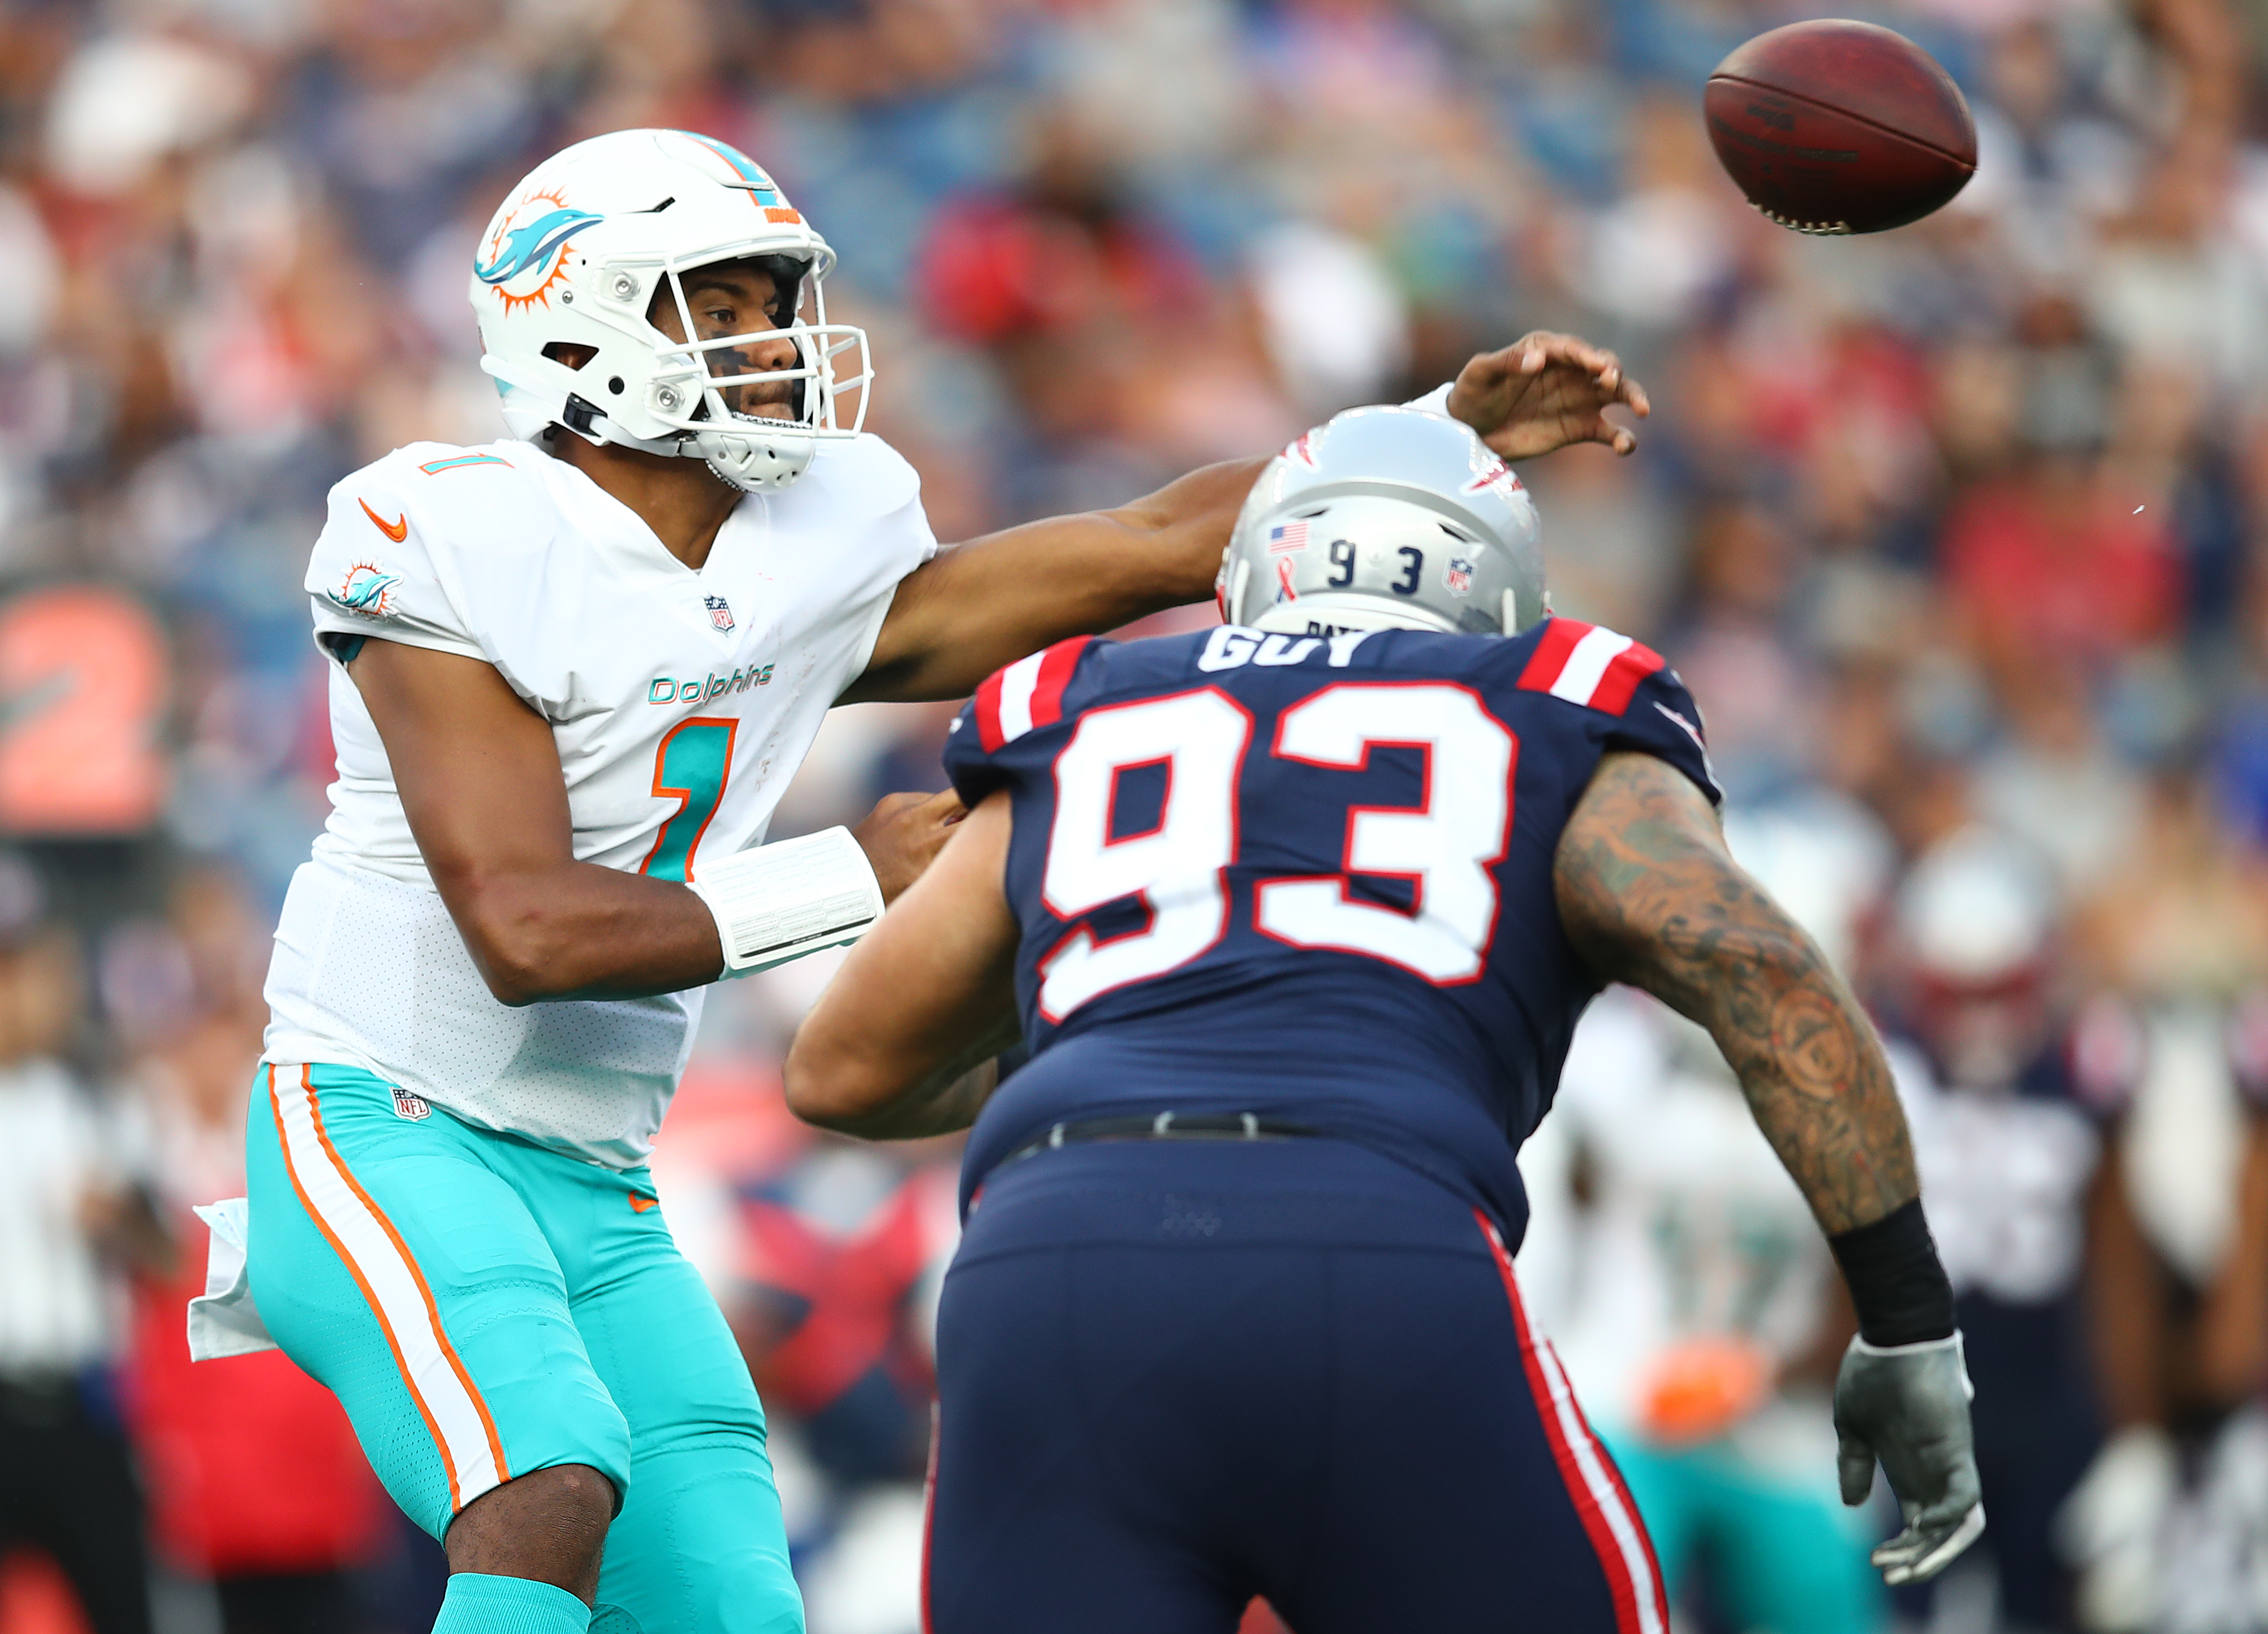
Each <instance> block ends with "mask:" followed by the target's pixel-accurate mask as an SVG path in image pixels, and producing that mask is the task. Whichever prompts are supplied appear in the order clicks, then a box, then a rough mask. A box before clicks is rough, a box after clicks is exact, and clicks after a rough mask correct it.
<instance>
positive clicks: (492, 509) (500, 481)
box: [263, 436, 937, 1168]
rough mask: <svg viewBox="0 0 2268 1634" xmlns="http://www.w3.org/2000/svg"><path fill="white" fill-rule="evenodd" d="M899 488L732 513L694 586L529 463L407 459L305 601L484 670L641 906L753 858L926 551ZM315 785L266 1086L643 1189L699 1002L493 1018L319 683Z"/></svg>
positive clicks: (348, 699) (598, 858) (518, 455)
mask: <svg viewBox="0 0 2268 1634" xmlns="http://www.w3.org/2000/svg"><path fill="white" fill-rule="evenodd" d="M936 549H937V541H936V538H935V536H934V535H933V534H932V533H931V532H930V528H929V523H928V519H927V518H926V517H925V516H924V513H923V511H922V505H921V497H920V482H919V479H918V478H917V476H916V475H915V474H914V471H913V468H912V467H910V466H909V465H908V464H907V463H906V462H905V461H904V460H902V459H901V458H900V457H899V456H898V454H897V453H895V452H894V451H893V450H892V449H891V448H890V447H889V445H887V444H886V443H883V442H881V441H880V439H878V438H873V437H870V436H861V437H859V438H855V439H852V440H850V441H845V442H839V443H830V444H828V445H827V446H826V447H825V448H824V449H823V450H822V452H821V453H820V455H819V457H818V458H817V459H816V460H814V461H813V462H812V465H811V467H810V469H809V470H808V471H807V472H806V473H805V474H804V475H803V476H802V477H801V478H799V480H798V481H796V482H794V483H792V484H791V485H790V486H789V487H787V488H785V489H779V490H777V491H776V492H772V493H769V494H751V495H749V496H747V497H745V498H743V499H742V500H741V502H740V505H739V507H738V508H737V509H735V510H734V511H733V513H732V515H731V517H730V518H729V519H727V520H726V521H725V526H724V527H723V529H722V530H721V531H720V532H719V533H718V536H717V541H716V544H715V546H714V547H713V548H711V551H710V554H709V559H708V561H707V563H706V564H705V565H704V566H703V568H702V569H701V570H700V571H698V572H696V571H695V570H692V569H691V568H689V567H687V566H686V565H685V564H684V563H681V562H680V561H679V560H678V559H677V558H676V557H675V556H672V555H671V554H670V553H669V552H668V550H667V549H666V548H664V547H663V545H662V543H661V541H659V539H658V538H656V537H655V536H654V534H653V532H652V529H650V528H649V527H647V526H646V525H645V523H644V521H642V520H641V519H639V518H638V517H637V514H636V513H634V512H631V511H630V509H629V507H627V506H625V505H623V504H622V503H621V502H620V501H618V500H616V499H615V498H614V497H611V496H610V495H608V493H606V492H605V491H604V490H603V489H600V487H599V486H598V485H597V484H596V483H595V482H592V481H591V479H590V478H589V477H587V476H585V475H583V473H582V472H580V471H578V470H577V469H576V468H575V467H573V466H571V465H569V464H567V463H565V462H564V461H563V460H554V459H552V458H550V457H549V455H547V454H545V453H543V452H542V451H541V450H540V449H538V448H536V447H535V446H534V445H531V444H527V443H522V442H511V441H507V442H498V443H490V444H489V445H485V446H483V447H478V448H455V447H449V446H446V445H440V444H436V443H417V444H413V445H410V446H409V447H407V448H403V449H399V450H397V451H396V452H394V453H391V454H388V455H387V457H386V458H384V459H383V460H378V461H376V462H375V463H373V464H372V465H369V466H366V467H364V468H363V469H362V470H360V471H357V472H356V473H355V474H354V475H352V476H350V477H348V478H347V479H346V480H345V481H344V482H341V483H339V485H338V486H337V487H335V488H334V489H332V490H331V495H330V516H329V519H328V522H327V523H326V525H325V526H324V528H323V532H322V536H321V537H320V539H319V540H317V541H316V543H315V551H314V557H313V561H312V562H311V563H310V564H309V566H308V569H307V580H306V587H307V593H308V594H309V596H310V597H311V598H312V600H313V604H314V616H315V630H316V635H317V638H318V639H319V640H320V641H322V642H323V644H324V646H325V650H326V651H328V653H329V654H330V655H331V656H332V657H333V658H335V659H336V658H341V657H342V656H344V657H350V656H351V651H350V649H352V647H353V643H354V638H355V637H366V638H371V639H377V640H385V641H398V642H401V643H404V644H408V645H410V646H417V647H430V648H431V649H433V650H434V651H440V652H453V653H458V654H460V655H462V656H464V657H466V658H471V659H481V660H482V661H484V662H486V663H489V664H492V665H494V666H496V668H497V671H498V672H499V673H501V674H502V675H503V676H504V680H505V681H506V682H507V683H509V684H510V686H511V687H512V690H513V691H514V692H516V693H518V694H519V696H520V697H522V698H523V699H525V700H526V701H527V703H528V705H529V707H531V708H533V709H534V710H536V711H537V712H538V713H539V714H541V716H542V717H543V718H545V719H546V720H548V721H549V722H550V723H551V731H552V736H553V738H554V739H555V740H556V742H557V744H558V746H559V762H560V766H561V768H562V769H563V771H564V773H565V777H566V784H567V801H568V809H569V812H570V814H571V819H572V821H573V825H574V848H575V856H576V857H577V858H578V860H580V861H584V862H593V863H599V864H602V865H605V866H607V867H609V868H619V869H621V870H622V871H623V872H626V873H647V874H652V875H653V876H655V877H656V878H659V879H665V880H687V879H690V878H693V877H696V875H697V873H698V872H699V869H700V866H701V865H702V864H703V862H704V861H706V860H709V859H712V858H715V857H724V856H727V855H729V854H731V853H732V852H734V851H737V850H741V849H742V848H743V847H746V846H750V845H755V844H759V843H762V840H763V837H764V832H765V828H766V827H767V825H768V824H769V823H770V821H771V815H772V811H773V808H774V807H775V806H777V804H778V802H779V798H780V795H781V793H782V792H783V791H784V790H785V789H786V787H787V784H788V781H789V779H790V778H792V777H793V776H794V775H795V771H796V768H797V767H798V766H799V765H800V764H801V763H802V761H803V757H804V755H805V754H806V752H807V751H808V750H809V748H810V747H811V741H812V739H813V737H814V735H815V734H816V733H817V732H818V730H819V726H820V723H821V720H822V719H823V718H825V716H826V713H827V710H828V706H829V705H831V704H832V703H834V702H835V700H836V697H837V696H840V695H841V694H842V692H843V689H844V688H847V687H848V686H849V685H850V684H851V682H852V681H855V680H856V679H857V678H858V675H859V674H860V673H862V672H863V671H864V670H865V666H866V663H867V660H868V659H869V657H870V656H871V655H872V654H873V650H874V641H875V637H877V636H878V635H879V634H880V630H881V626H882V620H883V617H884V615H886V614H887V612H888V611H889V607H890V600H891V596H892V593H894V592H895V589H896V587H897V585H898V582H899V581H900V580H901V579H902V578H905V576H906V575H907V574H909V573H910V572H912V571H913V570H914V569H916V568H917V567H919V566H920V565H921V564H922V563H924V562H926V561H927V560H929V558H930V557H931V556H932V555H934V554H935V553H936ZM330 710H331V732H332V735H333V737H334V739H335V741H336V744H337V748H338V781H337V782H336V783H335V784H332V785H331V788H330V799H331V808H332V809H331V815H330V819H329V821H328V824H327V825H326V826H325V828H324V831H323V833H322V834H321V835H320V836H319V837H318V838H317V839H316V841H315V844H314V855H313V858H312V859H311V860H310V861H309V862H307V863H306V865H303V866H302V867H301V868H300V869H299V871H298V873H297V874H295V875H294V876H293V877H292V881H291V890H290V893H289V894H288V895H287V896H286V898H285V901H284V912H283V916H282V919H281V922H280V923H279V924H278V925H277V926H276V953H275V957H274V961H273V963H272V964H271V965H270V966H269V975H268V989H267V997H268V1003H269V1010H270V1021H269V1029H268V1037H267V1048H266V1051H265V1055H264V1057H263V1058H264V1059H266V1060H268V1061H271V1062H282V1063H289V1064H298V1063H300V1062H329V1063H335V1064H342V1065H348V1066H357V1067H361V1068H363V1069H365V1070H366V1071H371V1072H373V1073H375V1074H377V1075H378V1076H379V1078H384V1079H386V1080H387V1082H389V1083H391V1084H393V1085H394V1086H397V1102H398V1104H399V1105H400V1106H401V1107H402V1108H404V1110H405V1115H423V1112H422V1109H421V1108H420V1107H419V1101H420V1100H422V1101H423V1102H428V1103H431V1105H433V1106H438V1107H442V1108H446V1109H447V1110H448V1111H449V1112H450V1113H452V1114H453V1115H456V1116H458V1117H460V1118H463V1119H465V1120H466V1121H467V1122H472V1123H475V1124H479V1125H481V1126H482V1127H485V1128H490V1129H496V1130H508V1131H510V1132H511V1133H512V1134H515V1135H519V1136H521V1137H525V1138H527V1139H529V1140H532V1141H535V1142H537V1143H539V1144H541V1145H546V1146H549V1147H552V1148H554V1149H556V1150H558V1151H563V1152H572V1153H574V1154H576V1155H578V1156H580V1157H583V1158H585V1159H589V1160H591V1161H593V1162H595V1163H600V1164H604V1165H607V1166H608V1167H615V1168H629V1167H635V1166H637V1164H639V1163H641V1162H643V1161H644V1159H645V1155H646V1153H647V1152H648V1151H649V1150H650V1149H651V1147H652V1142H653V1135H654V1131H655V1130H657V1129H658V1128H659V1126H660V1123H661V1117H662V1113H663V1111H664V1110H665V1108H666V1107H667V1105H668V1103H669V1099H670V1096H671V1095H672V1094H673V1093H674V1091H675V1089H676V1086H677V1080H678V1077H679V1075H680V1074H681V1072H682V1071H683V1070H684V1065H685V1060H686V1056H687V1055H688V1054H689V1051H690V1049H691V1046H692V1039H693V1032H694V1027H695V1025H696V1023H697V1021H698V1020H699V1019H700V1014H701V1002H702V997H703V992H702V990H694V991H691V992H685V993H672V994H666V995H662V996H659V997H651V998H623V999H572V1000H562V1001H558V1002H555V1003H545V1004H534V1005H527V1006H525V1007H522V1008H517V1009H515V1008H513V1007H511V1006H509V1005H503V1004H500V1003H498V1002H497V999H496V998H495V997H494V996H493V995H491V994H490V991H489V990H488V987H487V985H486V984H485V983H483V982H482V980H481V977H480V974H479V972H478V971H477V970H476V969H475V968H474V965H473V961H472V957H471V955H470V954H469V953H468V952H467V950H466V947H465V945H464V941H463V938H461V937H460V935H459V934H458V931H457V928H456V925H455V924H454V922H453V921H452V920H451V919H450V917H449V915H448V911H447V909H446V908H445V907H444V906H443V905H442V902H441V899H440V896H439V895H438V893H437V892H436V891H435V889H434V887H433V882H432V880H431V876H430V875H429V874H428V873H427V872H426V869H425V865H424V861H423V857H421V856H420V855H419V853H418V850H417V843H416V839H415V837H414V836H413V835H411V834H410V831H409V821H408V820H407V818H406V817H405V816H404V814H403V812H402V807H401V799H400V797H399V795H398V794H397V793H396V792H395V790H394V779H393V776H392V772H391V769H390V768H389V767H388V765H387V757H386V750H385V747H384V746H383V745H382V744H381V743H380V742H379V736H378V732H377V729H376V727H375V726H374V725H372V720H371V717H370V712H369V710H367V709H365V707H364V704H363V700H362V695H361V693H360V691H359V690H358V689H357V688H356V686H355V684H354V682H353V681H351V680H350V679H349V677H348V676H347V674H346V673H345V670H344V669H343V667H342V666H338V665H334V666H333V667H332V670H331V675H330Z"/></svg>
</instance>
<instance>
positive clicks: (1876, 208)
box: [1701, 18, 1977, 233]
mask: <svg viewBox="0 0 2268 1634" xmlns="http://www.w3.org/2000/svg"><path fill="white" fill-rule="evenodd" d="M1701 107H1702V113H1703V115H1704V117H1705V119H1706V120H1707V121H1708V125H1709V140H1710V141H1711V142H1712V144H1714V145H1715V147H1716V149H1717V157H1718V158H1719V160H1721V161H1722V162H1723V164H1724V166H1725V169H1726V170H1727V173H1730V174H1731V176H1732V178H1733V180H1734V181H1735V182H1737V183H1739V184H1740V188H1741V191H1742V192H1743V193H1745V194H1747V195H1748V196H1749V203H1751V204H1753V205H1755V206H1756V208H1757V209H1758V210H1762V211H1764V214H1765V215H1767V216H1769V217H1771V219H1772V220H1774V221H1776V222H1778V223H1779V224H1780V225H1781V226H1783V227H1793V229H1794V230H1795V231H1796V232H1838V233H1839V232H1881V231H1883V230H1884V229H1885V228H1889V227H1903V226H1904V225H1905V224H1907V223H1908V222H1910V221H1919V220H1920V219H1921V218H1922V217H1924V216H1926V215H1928V214H1929V213H1930V211H1932V210H1935V209H1937V208H1938V207H1939V206H1940V205H1941V204H1943V203H1944V202H1946V201H1947V200H1948V199H1950V198H1951V197H1952V196H1953V195H1955V194H1956V193H1958V192H1960V191H1961V189H1962V186H1963V185H1964V184H1965V183H1966V182H1967V181H1968V180H1969V178H1970V176H1971V175H1973V174H1975V173H1976V170H1977V125H1976V121H1973V120H1972V119H1970V116H1969V104H1968V103H1967V102H1965V101H1963V100H1962V97H1961V91H1960V88H1959V87H1958V86H1956V85H1955V84H1954V83H1953V78H1952V76H1950V75H1949V74H1948V73H1947V72H1946V71H1945V70H1943V69H1942V68H1940V67H1939V66H1938V64H1937V61H1936V59H1935V58H1933V57H1932V56H1931V55H1929V53H1928V52H1926V51H1924V50H1923V49H1922V48H1920V47H1919V46H1918V45H1916V44H1914V43H1913V41H1911V40H1908V39H1907V38H1906V37H1905V36H1904V35H1903V34H1898V33H1892V32H1891V31H1890V30H1889V29H1887V28H1878V27H1876V26H1874V24H1872V23H1855V22H1851V21H1847V20H1845V19H1843V18H1823V19H1821V20H1818V21H1815V22H1809V23H1791V24H1789V25H1788V26H1786V27H1785V28H1775V29H1773V30H1772V31H1771V33H1767V34H1758V35H1757V36H1756V38H1755V39H1754V40H1749V42H1748V44H1746V45H1744V46H1742V47H1741V48H1739V49H1738V50H1736V51H1734V53H1733V55H1730V56H1728V57H1727V58H1726V59H1725V60H1724V61H1723V62H1721V63H1718V64H1717V71H1716V72H1715V73H1713V74H1712V75H1710V76H1709V85H1708V88H1707V89H1706V90H1705V92H1703V93H1702V99H1701Z"/></svg>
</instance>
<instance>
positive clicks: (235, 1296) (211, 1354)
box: [189, 1197, 276, 1362]
mask: <svg viewBox="0 0 2268 1634" xmlns="http://www.w3.org/2000/svg"><path fill="white" fill-rule="evenodd" d="M197 1218H199V1219H201V1220H203V1222H204V1223H205V1225H206V1226H208V1227H209V1228H210V1231H211V1233H212V1247H211V1249H210V1252H209V1253H208V1255H207V1256H206V1259H205V1291H204V1292H203V1294H202V1295H200V1296H199V1297H198V1298H196V1299H191V1300H190V1301H189V1359H190V1360H191V1361H193V1362H209V1361H211V1360H213V1359H214V1358H217V1357H223V1356H250V1355H253V1354H254V1352H256V1351H272V1350H275V1349H276V1341H275V1340H273V1339H271V1338H269V1336H268V1329H267V1327H266V1325H265V1324H264V1323H262V1322H261V1320H260V1311H259V1309H258V1307H257V1306H254V1304H253V1303H252V1284H251V1281H250V1279H249V1278H247V1277H246V1275H245V1244H246V1242H247V1240H248V1237H247V1233H246V1230H245V1200H244V1199H243V1198H242V1197H228V1198H225V1199H223V1200H222V1201H221V1202H218V1203H203V1204H201V1205H200V1206H199V1207H198V1209H197Z"/></svg>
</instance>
